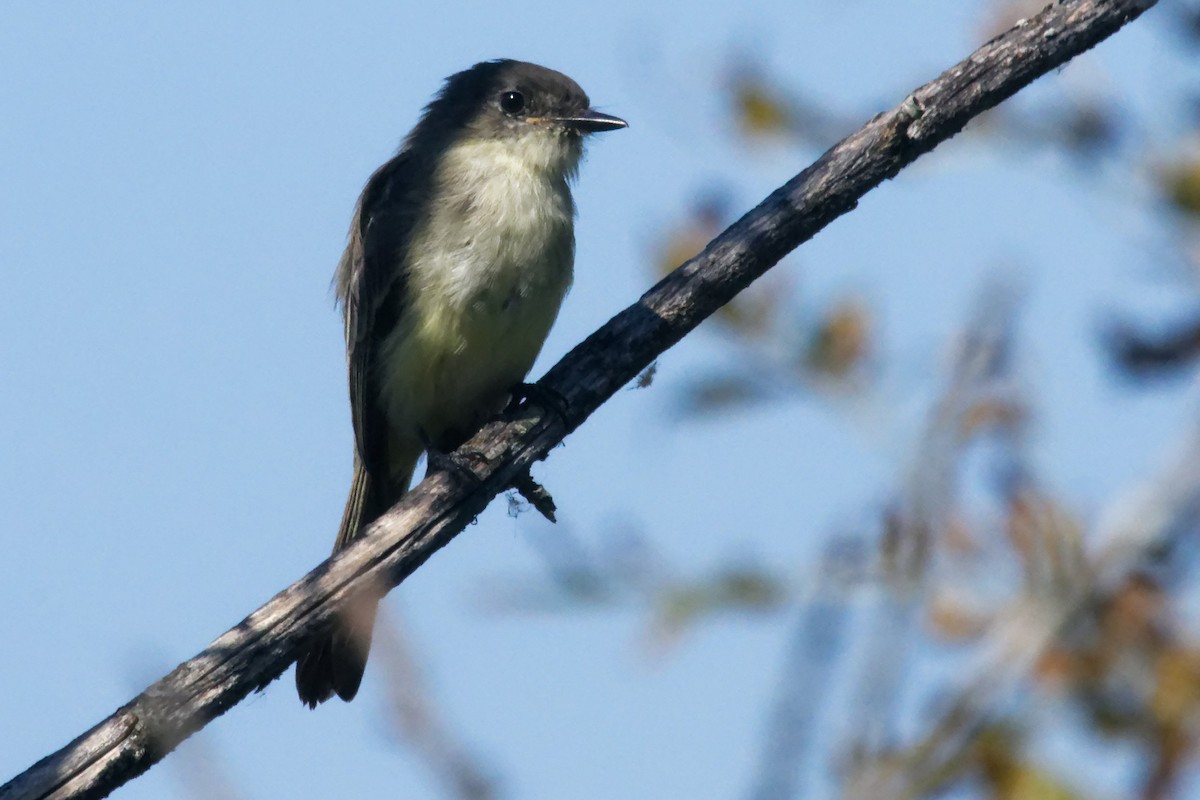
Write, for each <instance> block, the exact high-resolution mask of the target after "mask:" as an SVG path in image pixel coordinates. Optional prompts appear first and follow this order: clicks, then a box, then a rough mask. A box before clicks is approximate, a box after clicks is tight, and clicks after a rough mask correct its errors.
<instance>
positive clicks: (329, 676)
mask: <svg viewBox="0 0 1200 800" xmlns="http://www.w3.org/2000/svg"><path fill="white" fill-rule="evenodd" d="M375 483H377V482H376V481H372V480H371V476H370V475H368V474H367V471H366V469H365V468H364V467H363V465H362V464H361V463H359V461H358V459H357V458H356V459H355V460H354V481H353V482H352V483H351V484H350V496H349V497H348V498H347V499H346V510H345V511H344V512H343V513H342V524H341V527H340V528H338V536H337V541H336V542H334V545H333V552H335V553H336V552H337V551H339V550H341V549H342V548H343V547H345V546H347V545H348V544H350V543H351V542H353V541H354V540H355V539H357V538H358V537H359V535H360V534H361V533H362V531H363V530H364V529H365V528H366V527H367V526H368V525H370V524H371V523H372V522H374V521H375V520H376V519H378V518H379V517H380V516H382V515H383V513H384V512H385V511H387V510H388V508H389V506H390V504H391V502H394V501H395V499H397V498H396V497H389V496H388V495H389V492H387V491H385V489H384V487H380V486H376V485H373V484H375ZM407 486H408V479H407V476H406V477H405V480H404V481H403V484H402V485H401V488H402V489H403V488H406V487H407ZM378 606H379V600H378V599H377V598H375V597H371V598H363V599H362V600H360V601H358V602H352V603H351V604H350V606H349V608H347V609H345V610H343V611H342V612H341V613H340V614H339V615H338V619H337V621H336V622H335V623H334V626H333V628H332V629H331V630H330V632H329V633H328V634H326V635H325V636H323V637H322V638H320V639H317V640H316V641H314V642H313V643H312V645H311V646H310V647H309V649H308V652H306V653H305V654H304V655H302V656H301V657H300V660H299V661H297V662H296V692H297V693H298V694H299V695H300V702H302V703H306V704H308V706H309V708H316V707H317V704H318V703H324V702H325V701H326V700H328V699H329V698H330V697H333V695H334V694H335V693H336V694H337V696H338V697H340V698H342V699H343V700H346V701H350V700H353V699H354V695H356V694H358V687H359V684H361V683H362V678H363V671H364V670H365V669H366V667H367V654H368V653H369V652H370V650H371V633H372V631H373V630H374V628H375V611H376V609H377V608H378Z"/></svg>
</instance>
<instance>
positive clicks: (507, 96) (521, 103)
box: [500, 92, 525, 114]
mask: <svg viewBox="0 0 1200 800" xmlns="http://www.w3.org/2000/svg"><path fill="white" fill-rule="evenodd" d="M500 110H502V111H503V112H504V113H505V114H519V113H521V112H522V111H524V110H525V95H523V94H521V93H520V92H505V93H504V94H502V95H500Z"/></svg>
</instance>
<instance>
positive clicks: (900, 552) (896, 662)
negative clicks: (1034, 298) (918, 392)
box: [847, 284, 1016, 760]
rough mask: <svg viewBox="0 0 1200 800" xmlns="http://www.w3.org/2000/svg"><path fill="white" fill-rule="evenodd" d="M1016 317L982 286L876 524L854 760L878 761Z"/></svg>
mask: <svg viewBox="0 0 1200 800" xmlns="http://www.w3.org/2000/svg"><path fill="white" fill-rule="evenodd" d="M1015 313H1016V298H1015V297H1014V295H1013V292H1012V290H1009V289H1006V288H1004V287H1003V286H997V285H994V284H989V285H988V286H987V287H986V289H985V291H983V292H981V296H980V298H979V304H978V308H977V310H976V312H975V314H974V318H973V319H972V320H971V321H970V322H969V323H968V325H967V327H966V330H965V332H964V333H963V335H962V339H961V341H960V343H959V345H958V348H957V352H956V353H955V354H954V360H953V363H952V364H951V367H950V376H949V380H948V381H947V383H946V385H945V387H944V389H943V390H942V393H941V395H940V397H938V398H937V400H936V401H935V403H934V406H933V409H932V411H931V413H930V416H929V420H928V421H927V423H926V426H925V432H924V435H923V436H922V438H921V441H920V442H919V444H918V446H917V449H916V453H915V458H914V459H913V466H912V469H911V472H910V473H909V475H908V478H907V480H906V482H905V486H904V488H903V491H902V493H901V494H900V496H899V497H898V498H897V499H896V501H895V502H894V504H893V507H892V508H891V509H890V510H889V511H888V513H887V515H886V518H885V520H884V533H883V539H884V540H883V542H882V547H881V549H882V553H881V554H880V558H881V561H882V563H881V564H880V572H881V573H882V586H881V587H880V591H879V592H878V594H877V596H876V597H875V598H874V600H875V602H874V603H873V604H872V607H871V609H870V615H869V617H868V619H867V621H866V624H867V626H868V629H869V630H868V633H867V635H866V636H865V637H864V638H865V641H866V645H865V647H866V654H865V655H864V657H863V658H862V659H861V665H862V670H861V674H860V675H859V676H858V680H857V683H858V690H857V694H858V696H857V698H856V702H855V703H854V704H853V706H852V708H851V710H850V712H849V716H850V724H849V725H848V726H847V727H848V729H849V730H851V731H853V732H854V740H853V741H852V742H851V743H850V747H849V748H848V749H849V751H850V753H851V755H852V757H853V758H854V760H858V759H862V758H866V757H869V756H871V755H872V754H874V753H876V752H879V751H880V750H881V749H882V748H883V747H884V745H885V743H886V741H887V739H888V737H889V736H890V735H891V733H892V730H893V728H894V723H895V718H896V716H897V707H898V706H899V704H900V701H901V691H900V689H901V687H902V686H904V685H905V684H906V683H907V674H908V671H907V669H906V666H907V664H908V662H909V660H910V657H911V653H912V650H913V649H914V647H915V646H916V643H917V642H918V641H919V640H920V631H919V627H920V616H921V613H922V610H923V607H924V603H925V601H926V593H927V588H928V582H929V578H930V573H931V572H932V569H933V564H934V557H935V546H936V544H937V540H938V538H939V537H941V536H942V535H943V533H944V531H945V529H946V526H947V525H948V524H950V522H951V517H952V515H953V514H954V512H955V508H956V500H957V494H958V478H957V476H958V473H959V470H960V466H961V462H962V456H963V452H964V449H965V447H966V445H967V443H968V441H969V440H970V439H971V437H972V435H973V434H974V433H976V432H977V430H978V428H979V427H980V426H979V424H978V418H979V417H980V416H981V409H983V408H988V407H992V406H995V405H997V403H998V389H1000V388H1002V387H1004V386H1005V385H1006V384H1007V382H1008V381H1009V379H1010V376H1009V371H1010V370H1011V361H1012V358H1011V350H1012V336H1013V324H1014V321H1013V317H1014V315H1015Z"/></svg>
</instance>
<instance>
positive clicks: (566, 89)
mask: <svg viewBox="0 0 1200 800" xmlns="http://www.w3.org/2000/svg"><path fill="white" fill-rule="evenodd" d="M624 127H626V123H625V121H624V120H622V119H620V118H619V117H613V116H610V115H608V114H602V113H600V112H598V111H595V110H593V109H592V107H591V103H590V101H589V100H588V96H587V94H586V93H585V92H584V91H583V89H581V88H579V84H577V83H575V81H573V80H571V79H570V78H568V77H567V76H566V75H563V74H562V73H561V72H555V71H554V70H552V69H547V68H546V67H541V66H538V65H537V64H529V63H527V62H523V61H512V60H509V59H498V60H496V61H484V62H482V63H479V64H476V65H475V66H473V67H471V68H470V69H467V70H463V71H462V72H458V73H455V74H454V75H451V76H450V77H449V78H447V79H446V84H445V86H443V87H442V91H441V92H440V93H439V94H438V96H437V97H436V98H434V100H433V102H431V103H430V104H429V105H428V106H426V108H425V114H424V115H423V116H422V117H421V121H420V122H418V123H417V126H416V127H415V128H414V129H413V131H412V133H410V134H409V136H408V139H407V140H406V141H405V145H404V149H406V150H411V151H418V152H422V153H424V152H438V151H443V150H445V149H446V148H448V147H452V146H453V145H454V144H455V143H456V142H458V141H461V140H462V139H463V138H470V139H473V140H487V139H492V140H507V139H512V140H518V139H520V140H525V139H528V140H529V143H530V144H531V145H532V146H533V147H535V148H536V147H537V146H538V145H539V144H544V145H550V144H551V143H553V146H554V147H555V148H556V149H557V148H561V149H563V150H564V151H570V152H571V154H572V155H573V157H574V159H575V160H577V159H578V153H579V152H581V150H582V139H583V136H584V135H586V134H591V133H599V132H601V131H611V130H617V129H618V128H624ZM540 149H545V148H540Z"/></svg>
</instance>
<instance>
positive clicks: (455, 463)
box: [420, 431, 484, 483]
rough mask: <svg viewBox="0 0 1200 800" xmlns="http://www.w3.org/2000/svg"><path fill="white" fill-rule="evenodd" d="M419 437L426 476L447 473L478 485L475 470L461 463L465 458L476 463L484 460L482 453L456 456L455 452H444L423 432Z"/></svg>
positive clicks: (473, 452)
mask: <svg viewBox="0 0 1200 800" xmlns="http://www.w3.org/2000/svg"><path fill="white" fill-rule="evenodd" d="M420 435H421V445H422V446H423V447H424V448H425V474H426V475H427V476H428V475H432V474H433V473H435V472H449V473H450V474H452V475H457V476H458V477H459V478H462V479H463V480H466V481H468V482H469V483H479V476H478V475H476V474H475V470H473V469H471V466H470V465H469V464H465V463H463V460H464V458H465V459H466V460H469V461H474V462H476V463H478V462H480V461H483V460H484V456H483V453H479V452H476V451H473V450H468V451H466V452H463V453H462V454H457V453H456V451H455V450H446V449H443V448H442V447H440V446H439V445H437V444H435V443H434V441H433V439H432V438H430V437H429V436H427V435H426V434H425V432H424V431H421V434H420Z"/></svg>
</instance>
